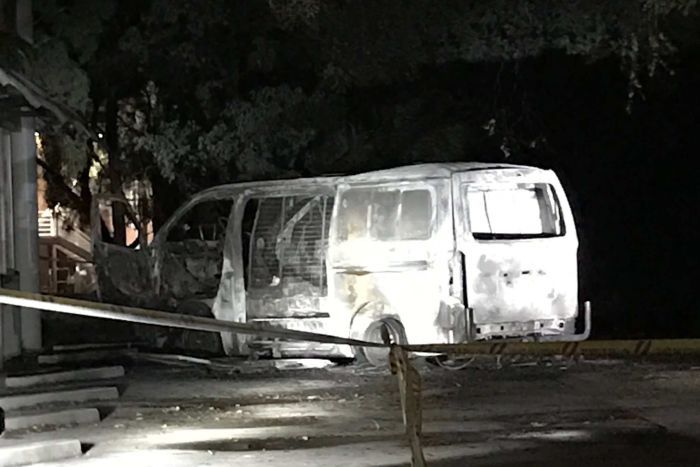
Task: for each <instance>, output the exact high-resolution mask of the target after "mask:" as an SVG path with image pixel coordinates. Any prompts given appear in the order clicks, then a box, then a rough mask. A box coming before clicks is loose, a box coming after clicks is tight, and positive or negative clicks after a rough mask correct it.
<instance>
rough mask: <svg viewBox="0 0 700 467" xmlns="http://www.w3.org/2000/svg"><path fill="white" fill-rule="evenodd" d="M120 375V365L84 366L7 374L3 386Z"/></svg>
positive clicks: (122, 374)
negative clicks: (54, 370)
mask: <svg viewBox="0 0 700 467" xmlns="http://www.w3.org/2000/svg"><path fill="white" fill-rule="evenodd" d="M122 376H124V367H122V366H109V367H101V368H86V369H84V370H71V371H58V372H52V373H42V374H35V375H25V376H8V377H6V378H5V387H7V388H23V387H29V386H38V385H42V384H55V383H63V382H71V381H89V380H96V379H111V378H120V377H122Z"/></svg>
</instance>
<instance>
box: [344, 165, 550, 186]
mask: <svg viewBox="0 0 700 467" xmlns="http://www.w3.org/2000/svg"><path fill="white" fill-rule="evenodd" d="M498 169H519V170H521V171H524V172H536V171H543V169H538V168H536V167H530V166H525V165H515V164H502V163H498V162H436V163H428V164H414V165H404V166H401V167H395V168H391V169H384V170H375V171H372V172H363V173H359V174H357V175H348V176H346V177H342V178H341V179H340V181H341V182H356V181H376V180H395V179H409V180H415V179H424V178H448V177H450V176H452V174H454V173H456V172H469V171H474V170H498Z"/></svg>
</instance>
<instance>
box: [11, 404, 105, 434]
mask: <svg viewBox="0 0 700 467" xmlns="http://www.w3.org/2000/svg"><path fill="white" fill-rule="evenodd" d="M99 421H100V413H99V411H98V410H97V409H95V408H87V409H68V410H58V411H54V412H44V413H35V414H31V415H26V414H25V415H7V416H6V417H5V429H6V430H7V431H12V430H26V429H29V428H34V427H42V426H65V425H86V424H90V423H98V422H99Z"/></svg>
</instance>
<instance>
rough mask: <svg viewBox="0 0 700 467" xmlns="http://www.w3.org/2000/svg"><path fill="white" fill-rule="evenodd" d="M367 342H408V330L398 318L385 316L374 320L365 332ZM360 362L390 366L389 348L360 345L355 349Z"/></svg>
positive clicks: (377, 365)
mask: <svg viewBox="0 0 700 467" xmlns="http://www.w3.org/2000/svg"><path fill="white" fill-rule="evenodd" d="M364 340H365V341H367V342H377V343H386V342H391V343H394V344H408V340H407V339H406V331H405V330H404V328H403V324H401V323H400V322H399V321H398V320H396V319H393V318H385V319H381V320H377V321H374V322H372V324H370V325H369V326H368V327H367V329H366V330H365V333H364ZM355 355H356V358H357V362H358V363H368V364H370V365H372V366H376V367H382V366H383V367H388V366H389V349H388V348H387V347H359V348H356V349H355Z"/></svg>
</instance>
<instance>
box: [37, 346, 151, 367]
mask: <svg viewBox="0 0 700 467" xmlns="http://www.w3.org/2000/svg"><path fill="white" fill-rule="evenodd" d="M136 352H138V351H137V349H132V348H121V349H103V350H86V351H78V352H65V353H53V354H44V355H39V356H38V357H37V362H38V363H39V365H57V364H60V363H81V362H90V361H109V360H118V359H124V358H125V357H130V356H132V355H134V353H136Z"/></svg>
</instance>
